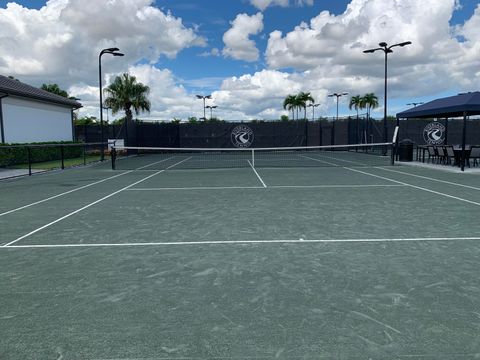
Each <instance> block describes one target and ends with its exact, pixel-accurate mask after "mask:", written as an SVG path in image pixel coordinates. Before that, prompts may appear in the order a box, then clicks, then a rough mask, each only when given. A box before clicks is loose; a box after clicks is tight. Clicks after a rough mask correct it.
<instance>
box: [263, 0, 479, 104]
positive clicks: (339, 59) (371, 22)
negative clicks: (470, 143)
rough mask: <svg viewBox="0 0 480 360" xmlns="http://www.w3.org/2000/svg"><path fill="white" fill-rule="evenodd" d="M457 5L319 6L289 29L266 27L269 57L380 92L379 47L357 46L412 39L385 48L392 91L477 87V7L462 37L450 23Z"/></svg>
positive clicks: (334, 83)
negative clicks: (336, 11) (332, 9)
mask: <svg viewBox="0 0 480 360" xmlns="http://www.w3.org/2000/svg"><path fill="white" fill-rule="evenodd" d="M457 6H458V3H457V1H456V0H444V1H438V0H425V1H422V2H419V1H417V0H392V1H389V2H385V1H383V0H352V1H351V3H350V4H349V5H348V7H347V9H346V11H345V12H344V13H343V14H340V15H338V16H335V15H333V14H330V13H329V12H327V11H323V12H321V13H320V14H319V15H317V16H316V17H314V18H313V19H311V21H310V23H309V24H306V23H302V24H300V25H299V26H297V27H296V28H295V29H294V30H293V31H291V32H288V33H286V34H282V33H281V32H280V31H273V32H271V33H270V36H269V40H268V45H267V49H266V53H265V56H266V60H267V63H268V65H269V66H270V68H272V69H282V68H292V69H294V70H296V71H306V70H310V71H311V76H314V77H316V78H317V79H318V81H319V82H321V83H322V84H323V86H325V87H326V88H329V89H331V90H333V91H337V90H338V91H350V92H355V93H356V92H364V91H367V90H368V91H369V92H370V91H373V92H376V93H379V94H382V93H383V75H384V74H383V66H382V65H383V53H380V52H378V53H374V54H364V53H363V52H362V50H365V49H368V48H372V47H377V46H378V45H377V44H378V43H379V42H382V41H388V42H389V44H394V43H396V42H401V41H406V40H410V41H412V42H413V44H412V45H411V46H407V47H404V48H394V53H393V54H391V55H389V64H390V65H389V94H390V96H392V95H393V96H394V97H395V96H396V97H398V96H411V97H416V96H422V95H427V94H438V93H440V92H442V91H446V90H449V89H452V88H455V87H457V86H460V87H463V88H465V87H467V88H472V87H475V86H476V87H478V86H479V80H478V77H476V76H475V71H478V53H479V42H480V36H479V35H478V28H479V26H480V10H479V8H477V11H476V12H475V15H474V16H473V17H472V18H471V19H470V20H469V21H467V22H466V24H465V25H464V26H461V27H459V28H458V29H457V33H458V34H460V35H462V36H464V37H465V38H466V41H465V42H463V43H461V42H459V41H458V40H457V39H456V38H455V36H454V34H453V33H452V32H453V31H452V28H451V27H450V25H449V20H450V17H451V15H452V13H453V11H454V9H455V8H456V7H457ZM475 58H476V59H477V60H475ZM475 63H476V65H475ZM475 69H477V70H475Z"/></svg>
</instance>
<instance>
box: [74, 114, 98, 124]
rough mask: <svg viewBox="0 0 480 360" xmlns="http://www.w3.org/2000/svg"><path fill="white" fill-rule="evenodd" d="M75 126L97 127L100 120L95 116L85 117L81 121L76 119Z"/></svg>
mask: <svg viewBox="0 0 480 360" xmlns="http://www.w3.org/2000/svg"><path fill="white" fill-rule="evenodd" d="M73 122H74V124H75V125H96V124H98V119H97V118H96V117H95V116H84V117H82V118H79V119H74V121H73Z"/></svg>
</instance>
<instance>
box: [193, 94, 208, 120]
mask: <svg viewBox="0 0 480 360" xmlns="http://www.w3.org/2000/svg"><path fill="white" fill-rule="evenodd" d="M211 98H212V95H197V99H203V120H204V121H205V120H207V117H206V116H205V100H206V99H211Z"/></svg>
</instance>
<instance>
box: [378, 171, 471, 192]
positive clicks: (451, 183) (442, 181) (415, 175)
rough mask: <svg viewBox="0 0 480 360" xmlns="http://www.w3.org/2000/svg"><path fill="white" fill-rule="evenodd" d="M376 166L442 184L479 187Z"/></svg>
mask: <svg viewBox="0 0 480 360" xmlns="http://www.w3.org/2000/svg"><path fill="white" fill-rule="evenodd" d="M376 168H377V169H380V170H385V171H390V172H394V173H398V174H404V175H409V176H414V177H418V178H421V179H427V180H431V181H436V182H440V183H444V184H449V185H455V186H461V187H464V188H467V189H473V190H480V188H478V187H475V186H470V185H464V184H459V183H454V182H451V181H445V180H439V179H435V178H431V177H428V176H421V175H417V174H410V173H406V172H403V171H398V170H391V169H386V168H383V167H380V166H378V167H376Z"/></svg>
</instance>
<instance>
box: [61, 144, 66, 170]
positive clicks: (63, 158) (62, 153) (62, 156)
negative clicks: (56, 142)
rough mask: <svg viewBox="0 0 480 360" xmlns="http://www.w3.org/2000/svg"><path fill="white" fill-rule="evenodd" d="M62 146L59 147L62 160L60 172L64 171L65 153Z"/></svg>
mask: <svg viewBox="0 0 480 360" xmlns="http://www.w3.org/2000/svg"><path fill="white" fill-rule="evenodd" d="M64 150H65V149H64V146H63V145H60V156H61V158H62V170H63V169H65V161H64V160H65V151H64Z"/></svg>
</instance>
